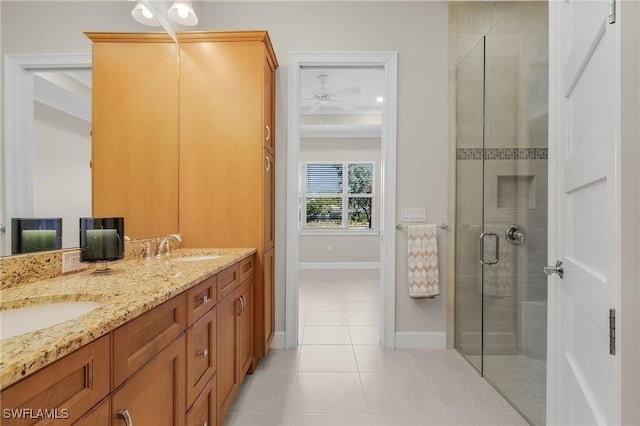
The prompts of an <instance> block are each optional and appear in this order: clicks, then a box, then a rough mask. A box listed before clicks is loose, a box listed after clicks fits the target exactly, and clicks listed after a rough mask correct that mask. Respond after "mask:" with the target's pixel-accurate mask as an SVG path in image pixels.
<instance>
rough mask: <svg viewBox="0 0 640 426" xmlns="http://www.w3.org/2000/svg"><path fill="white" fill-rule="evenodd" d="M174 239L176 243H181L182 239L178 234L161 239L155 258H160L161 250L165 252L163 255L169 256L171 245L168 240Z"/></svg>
mask: <svg viewBox="0 0 640 426" xmlns="http://www.w3.org/2000/svg"><path fill="white" fill-rule="evenodd" d="M172 238H173V239H174V240H176V241H178V242H180V243H181V242H182V237H181V236H180V235H179V234H171V235H167V236H166V237H163V238H162V239H161V240H160V242H159V243H158V252H157V254H156V256H157V257H162V250H163V249H164V250H165V253H166V254H167V256H169V255H170V254H171V244H170V243H169V240H171V239H172ZM165 246H166V249H165V248H164V247H165Z"/></svg>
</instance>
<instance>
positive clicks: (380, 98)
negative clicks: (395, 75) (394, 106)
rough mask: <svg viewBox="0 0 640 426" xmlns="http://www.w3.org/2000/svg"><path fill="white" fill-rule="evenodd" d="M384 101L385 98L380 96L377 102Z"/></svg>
mask: <svg viewBox="0 0 640 426" xmlns="http://www.w3.org/2000/svg"><path fill="white" fill-rule="evenodd" d="M383 101H384V98H383V97H382V96H378V97H377V98H376V102H379V103H382V102H383Z"/></svg>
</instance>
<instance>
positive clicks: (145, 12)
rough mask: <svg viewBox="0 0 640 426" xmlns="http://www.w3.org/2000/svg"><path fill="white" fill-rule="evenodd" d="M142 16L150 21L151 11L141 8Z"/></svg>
mask: <svg viewBox="0 0 640 426" xmlns="http://www.w3.org/2000/svg"><path fill="white" fill-rule="evenodd" d="M142 14H143V15H144V17H145V18H147V19H151V18H153V13H151V11H150V10H149V9H147V8H146V7H144V6H143V8H142Z"/></svg>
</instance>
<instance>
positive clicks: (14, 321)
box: [0, 301, 101, 339]
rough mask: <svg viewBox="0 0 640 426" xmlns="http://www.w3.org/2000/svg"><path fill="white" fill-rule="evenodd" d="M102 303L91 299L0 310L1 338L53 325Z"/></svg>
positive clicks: (84, 312) (82, 313)
mask: <svg viewBox="0 0 640 426" xmlns="http://www.w3.org/2000/svg"><path fill="white" fill-rule="evenodd" d="M100 306H101V304H100V303H96V302H89V301H74V302H57V303H43V304H40V305H31V306H25V307H23V308H15V309H3V310H0V339H6V338H8V337H13V336H17V335H19V334H24V333H29V332H31V331H35V330H40V329H41V328H47V327H51V326H53V325H56V324H60V323H61V322H65V321H68V320H70V319H74V318H77V317H79V316H80V315H84V314H86V313H87V312H90V311H92V310H94V309H96V308H98V307H100Z"/></svg>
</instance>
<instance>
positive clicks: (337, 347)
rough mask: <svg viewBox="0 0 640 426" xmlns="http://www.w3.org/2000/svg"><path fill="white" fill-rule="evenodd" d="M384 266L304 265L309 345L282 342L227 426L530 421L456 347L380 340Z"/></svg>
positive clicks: (303, 309) (244, 389)
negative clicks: (392, 344)
mask: <svg viewBox="0 0 640 426" xmlns="http://www.w3.org/2000/svg"><path fill="white" fill-rule="evenodd" d="M377 305H378V271H377V270H321V271H315V270H314V271H312V270H302V271H300V345H299V346H298V348H296V349H272V350H271V351H270V352H269V355H268V356H267V357H266V358H265V359H263V360H262V361H261V362H260V365H259V366H258V369H257V370H256V371H255V373H254V374H252V375H248V376H247V377H246V378H245V381H244V383H243V384H242V386H241V387H240V391H239V392H238V395H237V397H236V399H235V401H234V403H233V405H232V406H231V408H230V409H229V413H228V414H227V416H226V418H225V421H224V425H225V426H235V425H245V426H260V425H283V426H285V425H288V426H294V425H296V426H297V425H307V426H308V425H318V426H361V425H362V426H364V425H371V426H374V425H387V426H409V425H486V426H501V425H503V426H517V425H527V423H526V422H525V420H524V419H523V418H522V417H521V416H520V415H519V414H518V413H517V412H516V411H515V410H514V409H513V407H511V405H509V404H508V403H507V402H506V401H505V399H504V398H502V396H500V394H498V393H497V392H496V391H495V389H494V388H493V387H492V386H491V385H490V384H489V383H487V382H486V381H485V380H484V379H482V378H481V377H480V376H479V375H478V374H477V373H476V372H475V370H474V369H473V368H472V367H471V366H470V365H469V364H468V363H467V361H465V360H464V359H463V358H462V357H461V356H460V355H459V354H458V353H457V352H456V351H455V350H450V349H441V350H435V349H431V350H428V349H384V348H382V347H380V346H379V344H378V334H379V333H378V330H379V329H378V314H379V313H378V309H377Z"/></svg>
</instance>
